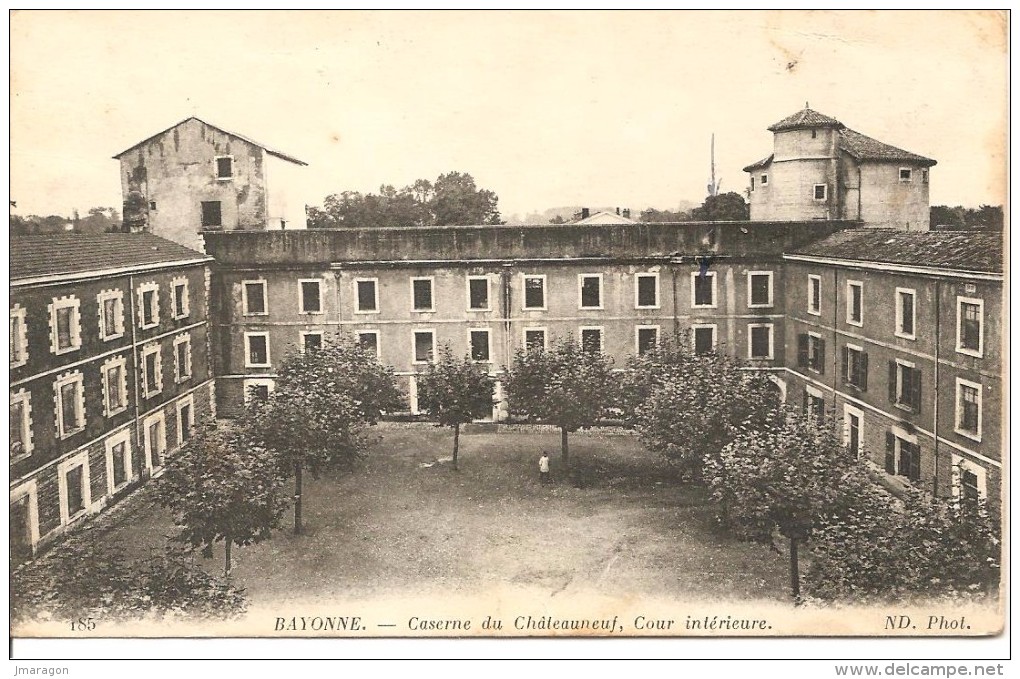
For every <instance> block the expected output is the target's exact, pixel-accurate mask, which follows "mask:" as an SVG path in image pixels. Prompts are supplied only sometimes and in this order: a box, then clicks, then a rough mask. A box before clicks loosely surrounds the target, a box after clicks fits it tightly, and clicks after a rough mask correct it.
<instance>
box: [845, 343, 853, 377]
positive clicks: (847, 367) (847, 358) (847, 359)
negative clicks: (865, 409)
mask: <svg viewBox="0 0 1020 679" xmlns="http://www.w3.org/2000/svg"><path fill="white" fill-rule="evenodd" d="M843 383H844V384H848V383H851V384H852V383H854V376H853V375H851V374H850V347H843Z"/></svg>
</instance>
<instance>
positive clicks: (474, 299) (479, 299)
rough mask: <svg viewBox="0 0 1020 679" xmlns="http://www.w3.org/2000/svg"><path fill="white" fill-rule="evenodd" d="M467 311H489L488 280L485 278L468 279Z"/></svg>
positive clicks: (473, 277)
mask: <svg viewBox="0 0 1020 679" xmlns="http://www.w3.org/2000/svg"><path fill="white" fill-rule="evenodd" d="M468 309H470V310H471V311H488V310H489V279H488V277H487V276H469V277H468Z"/></svg>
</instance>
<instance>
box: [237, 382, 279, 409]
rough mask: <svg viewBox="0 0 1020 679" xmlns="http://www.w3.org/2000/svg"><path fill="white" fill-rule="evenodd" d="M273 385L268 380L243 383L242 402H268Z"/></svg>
mask: <svg viewBox="0 0 1020 679" xmlns="http://www.w3.org/2000/svg"><path fill="white" fill-rule="evenodd" d="M274 386H275V383H274V382H273V380H269V379H253V380H245V381H244V402H245V403H251V402H252V401H268V400H269V394H271V393H273V387H274Z"/></svg>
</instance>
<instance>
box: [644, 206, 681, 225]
mask: <svg viewBox="0 0 1020 679" xmlns="http://www.w3.org/2000/svg"><path fill="white" fill-rule="evenodd" d="M639 219H640V221H642V222H686V221H689V220H690V219H691V213H690V212H686V211H683V210H677V211H673V210H656V209H655V208H652V207H650V208H647V209H645V210H642V211H641V216H640V217H639Z"/></svg>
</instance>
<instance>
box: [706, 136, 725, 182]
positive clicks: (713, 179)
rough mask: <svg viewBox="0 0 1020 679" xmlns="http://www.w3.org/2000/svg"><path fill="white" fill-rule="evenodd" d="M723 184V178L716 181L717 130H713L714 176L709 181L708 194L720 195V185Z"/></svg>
mask: <svg viewBox="0 0 1020 679" xmlns="http://www.w3.org/2000/svg"><path fill="white" fill-rule="evenodd" d="M721 186H722V179H720V180H719V181H718V182H716V180H715V132H713V133H712V178H711V179H710V180H709V183H708V195H709V196H718V195H719V187H721Z"/></svg>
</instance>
